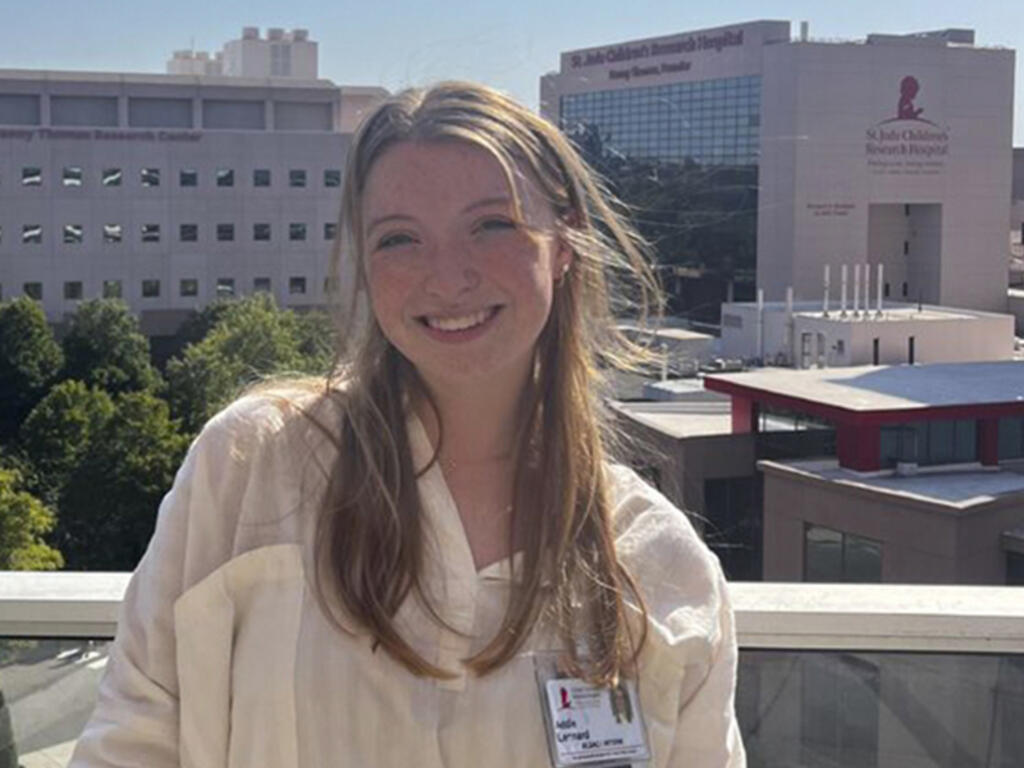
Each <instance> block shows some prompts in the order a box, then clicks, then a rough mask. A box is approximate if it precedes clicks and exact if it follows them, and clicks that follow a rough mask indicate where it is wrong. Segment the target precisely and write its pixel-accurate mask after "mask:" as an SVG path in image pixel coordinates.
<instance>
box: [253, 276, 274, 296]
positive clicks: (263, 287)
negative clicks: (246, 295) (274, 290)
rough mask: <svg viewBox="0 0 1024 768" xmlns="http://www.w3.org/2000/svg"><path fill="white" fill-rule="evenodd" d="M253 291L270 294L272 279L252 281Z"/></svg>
mask: <svg viewBox="0 0 1024 768" xmlns="http://www.w3.org/2000/svg"><path fill="white" fill-rule="evenodd" d="M252 289H253V290H254V291H256V292H261V291H262V292H264V293H269V292H270V278H269V277H257V278H255V279H253V281H252Z"/></svg>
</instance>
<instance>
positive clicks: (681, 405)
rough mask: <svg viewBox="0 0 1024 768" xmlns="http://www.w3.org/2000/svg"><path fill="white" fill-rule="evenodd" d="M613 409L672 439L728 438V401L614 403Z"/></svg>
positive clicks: (729, 411)
mask: <svg viewBox="0 0 1024 768" xmlns="http://www.w3.org/2000/svg"><path fill="white" fill-rule="evenodd" d="M611 405H612V408H613V409H615V410H616V411H618V412H619V413H621V414H623V415H624V416H627V417H628V418H631V419H633V420H634V421H636V422H638V423H640V424H643V425H645V426H648V427H650V428H652V429H656V430H657V431H659V432H661V433H662V434H665V435H668V436H669V437H675V438H680V439H681V438H686V437H710V436H712V435H728V434H729V433H730V432H731V431H732V410H731V403H730V402H729V401H728V400H723V401H721V402H715V401H697V402H694V401H667V402H665V401H662V402H628V403H624V402H613V403H612V404H611Z"/></svg>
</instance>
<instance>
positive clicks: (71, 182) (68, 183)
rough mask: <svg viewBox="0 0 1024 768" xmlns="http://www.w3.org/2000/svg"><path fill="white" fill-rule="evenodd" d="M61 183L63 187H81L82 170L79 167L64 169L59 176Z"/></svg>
mask: <svg viewBox="0 0 1024 768" xmlns="http://www.w3.org/2000/svg"><path fill="white" fill-rule="evenodd" d="M61 183H63V184H64V186H65V187H80V186H82V169H81V167H80V166H77V165H76V166H69V167H66V168H65V169H64V173H63V175H62V176H61Z"/></svg>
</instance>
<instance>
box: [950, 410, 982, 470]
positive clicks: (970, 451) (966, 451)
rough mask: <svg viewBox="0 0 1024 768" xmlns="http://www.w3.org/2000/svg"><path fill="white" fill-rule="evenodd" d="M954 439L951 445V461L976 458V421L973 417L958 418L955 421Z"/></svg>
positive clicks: (973, 459)
mask: <svg viewBox="0 0 1024 768" xmlns="http://www.w3.org/2000/svg"><path fill="white" fill-rule="evenodd" d="M954 424H955V429H956V441H955V443H954V446H953V461H955V462H957V463H963V462H968V461H977V460H978V423H977V422H976V421H975V420H974V419H960V420H958V421H956V422H954Z"/></svg>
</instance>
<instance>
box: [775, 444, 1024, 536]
mask: <svg viewBox="0 0 1024 768" xmlns="http://www.w3.org/2000/svg"><path fill="white" fill-rule="evenodd" d="M758 466H759V467H761V468H762V469H764V470H767V471H769V472H771V471H775V472H785V473H796V474H800V475H804V476H805V477H816V478H820V479H822V480H827V481H831V482H834V483H839V484H841V485H845V486H851V487H856V488H862V489H864V490H866V491H873V492H875V493H881V494H886V495H889V496H892V497H894V499H897V500H898V499H904V500H908V501H920V502H925V503H927V504H929V505H937V506H938V507H940V508H945V509H947V510H948V511H949V512H953V513H956V512H969V511H974V509H973V508H975V507H979V506H983V505H985V504H989V503H991V502H993V501H995V500H997V499H999V498H1000V497H1004V496H1008V495H1012V494H1021V493H1024V474H1021V473H1020V472H1015V471H1013V470H1009V469H1005V468H995V467H993V468H982V466H981V465H980V464H965V465H960V466H954V467H950V466H948V465H947V466H943V467H942V468H941V469H925V468H922V469H920V470H918V474H916V475H912V476H903V475H897V474H895V473H893V472H892V471H891V470H883V471H879V472H857V471H855V470H851V469H845V468H843V467H840V466H839V463H838V462H837V461H836V460H834V459H827V460H822V459H816V460H807V461H786V462H776V461H762V462H760V463H759V464H758ZM1022 533H1024V531H1022Z"/></svg>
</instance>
